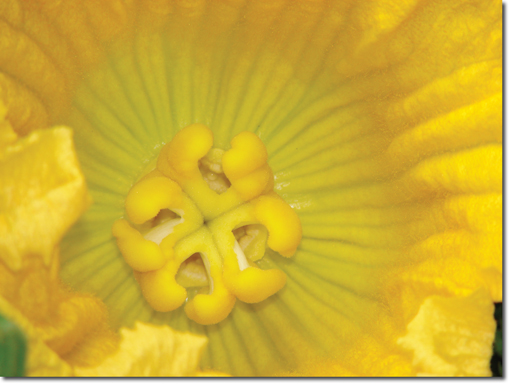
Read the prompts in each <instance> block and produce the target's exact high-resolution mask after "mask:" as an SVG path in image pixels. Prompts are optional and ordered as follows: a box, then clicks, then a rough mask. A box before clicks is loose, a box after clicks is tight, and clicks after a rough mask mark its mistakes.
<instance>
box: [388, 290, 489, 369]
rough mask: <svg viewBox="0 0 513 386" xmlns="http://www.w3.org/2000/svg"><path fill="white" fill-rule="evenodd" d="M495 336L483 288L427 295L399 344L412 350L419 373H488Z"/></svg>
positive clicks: (414, 366)
mask: <svg viewBox="0 0 513 386" xmlns="http://www.w3.org/2000/svg"><path fill="white" fill-rule="evenodd" d="M494 337H495V321H494V319H493V304H492V302H491V301H490V297H489V295H488V294H487V293H486V291H483V290H481V291H476V292H474V293H472V294H471V295H469V296H467V297H463V298H444V297H441V296H430V297H427V298H426V300H425V301H424V302H423V303H422V305H421V307H420V310H419V312H418V314H417V315H416V316H415V318H414V319H413V320H412V321H411V322H410V323H409V324H408V327H407V333H406V335H404V336H402V337H400V338H399V339H398V344H399V346H401V347H403V348H404V349H406V350H409V351H410V352H412V353H413V362H412V364H413V368H414V371H415V373H416V374H417V375H419V376H435V377H447V376H464V377H479V376H480V377H482V376H490V375H491V371H490V357H491V355H492V352H491V351H492V343H493V340H494Z"/></svg>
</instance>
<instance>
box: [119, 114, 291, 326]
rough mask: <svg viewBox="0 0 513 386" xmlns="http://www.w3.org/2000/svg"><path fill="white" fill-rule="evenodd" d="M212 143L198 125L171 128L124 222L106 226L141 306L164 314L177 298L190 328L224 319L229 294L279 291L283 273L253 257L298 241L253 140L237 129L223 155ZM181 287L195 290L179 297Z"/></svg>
mask: <svg viewBox="0 0 513 386" xmlns="http://www.w3.org/2000/svg"><path fill="white" fill-rule="evenodd" d="M212 144H213V137H212V132H211V131H210V130H209V129H208V128H207V127H206V126H204V125H198V124H195V125H191V126H188V127H186V128H184V129H183V130H181V131H180V132H179V133H178V134H177V135H176V136H175V137H174V138H173V140H172V141H171V142H170V143H168V144H166V145H165V146H164V147H163V149H162V151H161V153H160V155H159V158H158V160H157V168H156V169H155V170H153V171H151V172H150V173H148V174H147V175H146V176H144V177H143V178H142V179H141V180H139V181H138V182H137V183H136V184H135V185H134V186H133V187H132V189H131V190H130V192H129V193H128V196H127V199H126V202H125V209H126V217H127V219H120V220H117V221H116V222H115V223H114V226H113V234H114V236H115V237H116V239H117V243H118V246H119V249H120V251H121V254H122V255H123V257H124V259H125V261H126V262H127V264H129V265H130V266H131V267H132V268H133V270H134V275H135V277H136V279H137V281H138V282H139V285H140V287H141V290H142V293H143V295H144V297H145V299H146V300H147V302H148V303H149V304H150V306H151V307H153V308H154V309H155V310H156V311H159V312H170V311H173V310H176V309H177V308H179V307H180V306H181V305H183V304H184V303H185V313H186V314H187V316H188V317H189V318H190V319H192V320H194V321H195V322H197V323H199V324H215V323H219V322H220V321H222V320H223V319H225V318H226V317H228V315H229V314H230V312H231V310H232V309H233V307H234V305H235V302H236V299H239V300H241V301H243V302H246V303H257V302H261V301H263V300H265V299H267V298H268V297H270V296H272V295H274V294H275V293H276V292H278V291H279V290H280V289H282V288H283V287H284V286H285V283H286V280H287V278H286V275H285V274H284V273H283V272H282V271H281V270H279V269H269V270H262V269H260V268H259V267H258V266H257V265H256V264H255V262H256V261H258V260H260V259H261V258H262V257H263V256H264V255H265V249H266V245H267V246H268V247H269V248H271V249H273V250H275V251H276V252H278V253H280V254H282V255H283V256H286V257H291V256H292V255H293V254H294V253H295V251H296V249H297V247H298V245H299V242H300V241H301V224H300V221H299V218H298V216H297V215H296V213H295V212H294V211H293V210H292V208H291V207H290V206H289V205H288V204H287V203H286V202H285V201H283V199H281V197H280V196H279V195H277V194H276V193H274V192H273V186H274V177H273V174H272V171H271V168H270V167H269V165H268V164H267V151H266V149H265V146H264V144H263V143H262V141H261V140H260V139H259V138H258V137H257V136H256V135H255V134H253V133H250V132H242V133H240V134H239V135H237V136H236V137H234V139H233V140H232V142H231V145H232V148H231V149H228V150H227V151H224V150H222V149H215V148H214V149H213V148H212ZM191 256H194V258H191ZM200 261H201V262H202V264H201V263H199V262H200ZM186 287H200V288H202V289H200V291H198V293H197V294H196V295H195V296H193V297H191V298H188V295H187V290H186Z"/></svg>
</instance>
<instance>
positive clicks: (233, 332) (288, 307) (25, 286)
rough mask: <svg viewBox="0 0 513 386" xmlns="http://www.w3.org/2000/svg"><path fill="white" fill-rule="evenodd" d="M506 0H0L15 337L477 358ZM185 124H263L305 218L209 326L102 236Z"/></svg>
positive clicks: (486, 329) (234, 130)
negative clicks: (256, 289)
mask: <svg viewBox="0 0 513 386" xmlns="http://www.w3.org/2000/svg"><path fill="white" fill-rule="evenodd" d="M501 11H502V10H501V3H500V2H498V1H492V2H490V1H484V0H477V1H463V0H462V1H451V2H436V1H413V0H411V1H409V0H404V1H397V0H394V1H382V0H379V1H378V0H376V1H328V0H327V1H322V0H319V1H317V0H301V1H292V0H291V1H286V0H280V1H267V0H266V1H264V0H262V1H243V0H230V1H228V0H227V1H219V2H218V1H213V0H212V1H206V0H194V1H193V0H180V1H179V0H177V1H170V0H159V1H155V0H153V1H150V0H132V1H121V0H119V1H118V0H109V1H103V0H90V1H83V0H76V1H59V0H48V1H44V0H39V1H25V0H23V1H22V0H9V1H4V2H2V4H1V5H0V15H1V16H0V71H1V72H0V101H1V102H0V103H1V104H0V106H2V105H3V106H5V109H3V110H2V111H0V113H1V114H0V118H1V119H0V313H1V314H3V315H4V317H6V318H8V319H10V320H12V321H13V322H15V323H16V324H17V325H18V326H19V327H20V328H21V329H22V330H23V331H24V332H25V334H26V336H27V340H28V342H29V353H28V359H27V374H28V375H79V376H80V375H84V376H90V375H150V374H154V375H192V374H195V373H196V371H197V368H198V366H199V368H200V369H202V370H208V371H217V372H223V373H229V374H233V375H309V376H312V375H350V376H353V375H363V376H375V375H379V376H411V375H439V376H452V375H460V376H486V375H490V370H489V359H490V356H491V352H492V350H491V346H492V342H493V336H494V330H495V323H494V321H493V315H492V313H493V302H494V301H495V302H498V301H502V266H501V255H502V250H501V242H502V239H501V234H502V194H501V191H502V169H501V165H502V130H501V103H502V79H501V74H502V51H501V49H502V32H501V31H502V21H501V20H502V19H501V17H502V15H501ZM4 110H5V111H4ZM4 118H5V119H4ZM192 123H202V124H205V125H207V126H208V127H209V128H210V129H211V130H212V132H213V133H214V137H213V138H214V146H215V147H217V148H220V149H224V150H227V149H229V148H230V140H231V139H232V138H233V137H234V136H236V135H237V134H238V133H240V132H242V131H250V132H253V133H255V134H256V135H257V136H258V137H259V138H260V139H261V140H262V142H263V143H264V144H265V147H266V149H267V152H268V155H269V156H268V164H269V166H270V167H271V169H272V171H273V172H274V189H275V191H276V192H277V193H278V194H279V195H280V196H281V197H282V198H283V199H284V200H285V201H286V202H287V203H288V204H289V205H290V206H291V207H292V208H293V209H294V211H295V212H296V213H297V215H298V216H299V219H300V221H301V225H302V228H303V238H302V240H301V244H300V245H299V248H298V250H297V252H296V253H295V254H294V256H292V258H290V259H285V258H284V257H282V256H280V255H279V254H278V253H275V252H273V251H271V250H270V249H268V250H267V251H266V254H265V256H264V258H262V259H261V260H258V261H257V262H256V264H257V265H258V266H259V267H260V268H263V269H270V268H279V269H280V270H282V271H284V272H285V273H286V275H287V283H286V285H285V287H284V288H283V289H281V290H280V291H279V292H278V293H277V294H275V295H273V296H271V297H269V298H268V299H267V300H265V301H263V302H261V303H256V304H246V303H243V302H237V303H236V305H235V307H234V309H233V311H232V312H231V314H230V315H229V316H228V317H227V318H226V319H225V320H223V321H221V322H219V323H217V324H213V325H207V326H204V325H200V324H197V323H195V322H193V321H191V320H190V319H188V318H187V316H186V315H185V313H184V312H183V310H182V309H177V310H176V311H173V312H156V311H155V310H154V309H153V308H151V307H150V306H149V305H148V304H147V302H146V301H145V299H144V298H143V297H142V294H141V290H140V288H139V286H138V285H137V281H136V279H135V278H134V275H133V272H132V269H131V268H130V267H129V266H128V265H127V264H126V263H125V261H124V260H123V258H122V256H121V254H120V252H119V250H118V247H117V245H116V242H115V239H114V237H113V236H112V233H111V229H112V225H113V223H114V222H115V221H116V220H118V219H119V218H121V217H123V215H124V210H125V209H124V201H125V198H126V196H127V194H128V192H129V191H130V188H131V187H132V185H133V184H134V183H135V182H136V181H137V180H138V179H139V178H140V177H141V176H142V175H144V174H146V173H147V172H148V171H149V170H151V169H152V168H153V167H154V165H155V162H156V158H157V156H158V154H159V152H160V149H161V148H162V146H163V145H164V144H165V143H167V142H169V141H171V140H172V138H173V137H174V135H175V134H176V133H177V132H178V131H179V130H180V129H182V128H184V127H186V126H187V125H189V124H192ZM55 126H58V127H55ZM62 126H67V127H69V128H71V129H68V128H66V127H62ZM50 127H53V128H50ZM72 136H73V138H72ZM73 143H74V145H73ZM75 148H76V150H75ZM82 173H83V174H82ZM86 184H87V187H86ZM89 195H90V197H91V198H92V200H90V197H89ZM91 202H92V203H91ZM87 208H88V209H87ZM82 213H84V214H83V215H82V216H81V217H80V218H79V216H80V215H81V214H82ZM77 219H78V220H77ZM75 221H77V222H76V224H75V225H74V226H73V227H72V228H71V229H70V226H71V225H72V224H73V223H75ZM69 229H70V230H69ZM68 230H69V231H68ZM61 239H62V242H61ZM61 281H62V283H61ZM118 329H120V330H119V333H118V332H117V331H118ZM203 336H206V338H207V339H208V343H205V342H206V340H205V338H204V337H203ZM205 344H206V346H205ZM205 347H206V348H205ZM200 357H201V360H200ZM208 374H213V373H208Z"/></svg>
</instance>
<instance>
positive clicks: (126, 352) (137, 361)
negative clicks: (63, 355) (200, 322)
mask: <svg viewBox="0 0 513 386" xmlns="http://www.w3.org/2000/svg"><path fill="white" fill-rule="evenodd" d="M120 334H121V338H122V341H121V343H120V346H119V348H118V350H117V352H116V353H115V354H114V355H112V356H110V357H108V358H107V359H105V361H104V362H103V363H101V364H100V365H99V366H97V367H94V368H76V369H75V371H76V374H77V375H78V376H84V377H94V376H100V377H101V376H103V377H108V376H116V377H123V376H125V377H142V376H154V377H173V376H175V377H184V376H190V375H194V374H195V372H196V370H197V368H198V363H199V360H200V356H201V354H202V352H203V350H204V349H205V347H206V344H207V339H206V338H205V337H201V336H196V335H193V334H190V333H187V332H177V331H174V330H172V329H171V328H169V327H168V326H154V325H150V324H145V323H140V322H137V323H136V324H135V329H133V330H131V329H127V328H122V329H121V331H120Z"/></svg>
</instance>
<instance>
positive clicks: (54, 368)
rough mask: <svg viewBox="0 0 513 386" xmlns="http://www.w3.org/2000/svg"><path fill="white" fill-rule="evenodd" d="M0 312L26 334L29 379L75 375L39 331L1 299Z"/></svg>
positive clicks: (26, 368)
mask: <svg viewBox="0 0 513 386" xmlns="http://www.w3.org/2000/svg"><path fill="white" fill-rule="evenodd" d="M0 312H1V313H2V315H5V316H6V317H8V318H9V319H10V320H11V321H12V322H14V323H16V325H17V326H18V327H19V328H20V329H21V330H22V331H23V332H24V334H25V337H26V338H27V344H28V349H27V357H26V362H25V373H26V375H27V376H29V377H59V376H62V377H69V376H71V375H73V370H72V369H71V366H70V365H68V364H67V363H66V362H65V361H64V360H62V359H61V358H60V357H59V356H58V355H57V354H56V353H55V352H54V351H53V350H51V349H50V348H49V347H48V346H47V345H46V344H45V343H44V342H43V340H42V339H41V336H40V334H39V331H38V330H37V329H36V328H34V327H33V326H32V324H31V323H30V321H29V320H27V319H26V318H25V317H24V316H23V315H22V314H21V313H20V312H19V311H18V310H17V309H16V308H15V307H14V306H12V305H11V304H9V303H8V302H7V301H6V300H5V299H3V298H2V297H0Z"/></svg>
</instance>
